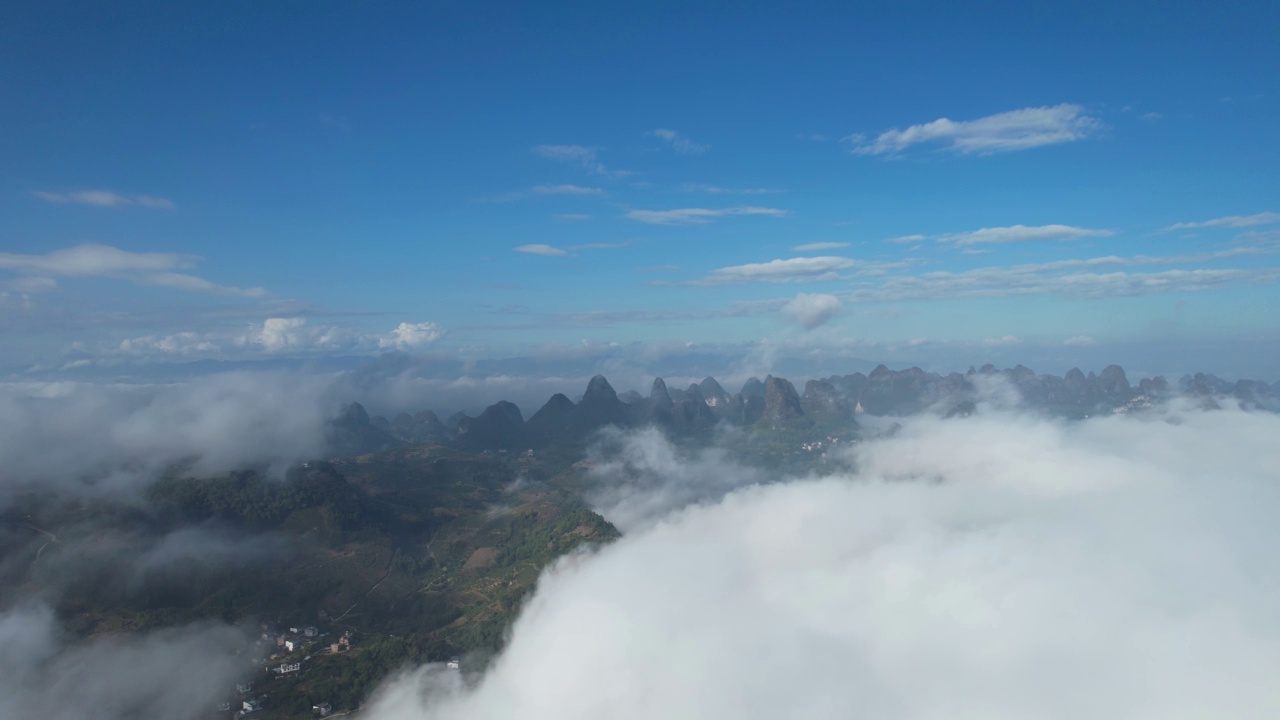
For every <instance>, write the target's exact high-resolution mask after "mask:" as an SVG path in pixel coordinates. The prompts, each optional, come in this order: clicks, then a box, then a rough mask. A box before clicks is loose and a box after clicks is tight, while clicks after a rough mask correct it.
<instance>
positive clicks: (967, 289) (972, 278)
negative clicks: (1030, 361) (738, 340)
mask: <svg viewBox="0 0 1280 720" xmlns="http://www.w3.org/2000/svg"><path fill="white" fill-rule="evenodd" d="M1096 260H1101V261H1104V262H1099V263H1098V265H1097V266H1101V265H1105V264H1111V263H1110V261H1116V262H1114V264H1146V263H1135V262H1133V259H1132V258H1098V259H1096ZM1089 262H1091V261H1087V260H1078V261H1056V262H1051V263H1042V264H1040V265H1020V266H1012V267H985V268H977V269H974V270H969V271H966V272H960V273H953V272H930V273H923V274H921V275H900V276H894V277H888V278H886V279H885V280H884V281H883V282H881V283H880V284H879V285H875V286H869V287H862V288H858V289H855V290H850V291H847V292H842V293H839V295H840V297H841V298H842V299H843V300H845V301H846V302H898V301H905V300H937V299H943V298H979V297H1015V296H1031V295H1062V296H1065V297H1087V298H1099V297H1124V296H1136V295H1150V294H1153V293H1163V292H1194V291H1199V290H1206V289H1209V288H1213V287H1220V286H1223V285H1228V284H1231V283H1237V282H1260V283H1274V282H1276V281H1277V280H1280V268H1251V269H1248V270H1243V269H1234V268H1223V269H1208V268H1200V269H1192V270H1182V269H1178V270H1165V271H1162V272H1110V273H1098V272H1060V270H1061V269H1065V268H1069V267H1081V266H1083V267H1095V266H1094V265H1087V264H1085V263H1089Z"/></svg>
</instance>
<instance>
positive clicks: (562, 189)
mask: <svg viewBox="0 0 1280 720" xmlns="http://www.w3.org/2000/svg"><path fill="white" fill-rule="evenodd" d="M529 192H532V193H533V194H534V195H603V194H604V190H603V189H602V188H598V187H582V186H581V185H534V186H533V187H531V188H529Z"/></svg>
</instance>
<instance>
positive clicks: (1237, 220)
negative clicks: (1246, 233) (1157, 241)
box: [1161, 212, 1280, 232]
mask: <svg viewBox="0 0 1280 720" xmlns="http://www.w3.org/2000/svg"><path fill="white" fill-rule="evenodd" d="M1275 223H1280V213H1274V212H1261V213H1257V214H1255V215H1228V216H1226V217H1220V218H1214V219H1212V220H1204V221H1202V222H1184V223H1174V224H1173V225H1170V226H1169V227H1166V228H1164V229H1163V230H1161V232H1174V231H1176V230H1200V229H1203V228H1219V227H1225V228H1244V227H1257V226H1259V225H1272V224H1275Z"/></svg>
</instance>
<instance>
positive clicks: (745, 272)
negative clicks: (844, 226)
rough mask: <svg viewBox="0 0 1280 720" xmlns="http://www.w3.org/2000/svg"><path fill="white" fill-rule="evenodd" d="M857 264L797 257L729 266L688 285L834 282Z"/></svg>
mask: <svg viewBox="0 0 1280 720" xmlns="http://www.w3.org/2000/svg"><path fill="white" fill-rule="evenodd" d="M857 264H858V263H857V261H855V260H851V259H849V258H844V257H797V258H789V259H786V260H782V259H778V260H770V261H769V262H763V263H747V264H746V265H731V266H729V267H722V268H717V269H715V270H712V271H711V272H709V273H707V275H706V277H703V278H701V279H699V280H693V281H690V282H689V283H687V284H689V285H729V284H738V283H756V282H767V283H794V282H817V281H822V280H835V279H837V278H838V277H839V275H838V272H839V271H840V270H848V269H850V268H852V267H854V266H856V265H857Z"/></svg>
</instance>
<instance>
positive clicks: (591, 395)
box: [582, 375, 620, 405]
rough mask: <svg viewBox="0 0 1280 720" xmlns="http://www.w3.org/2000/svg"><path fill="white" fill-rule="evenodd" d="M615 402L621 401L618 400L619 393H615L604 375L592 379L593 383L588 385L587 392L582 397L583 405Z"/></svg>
mask: <svg viewBox="0 0 1280 720" xmlns="http://www.w3.org/2000/svg"><path fill="white" fill-rule="evenodd" d="M614 402H620V401H619V400H618V393H617V392H615V391H614V389H613V386H612V385H610V384H609V381H608V380H606V379H605V378H604V376H603V375H597V376H595V377H593V378H591V382H589V383H587V392H586V393H584V394H583V395H582V404H583V405H596V404H600V403H614Z"/></svg>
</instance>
